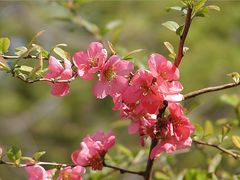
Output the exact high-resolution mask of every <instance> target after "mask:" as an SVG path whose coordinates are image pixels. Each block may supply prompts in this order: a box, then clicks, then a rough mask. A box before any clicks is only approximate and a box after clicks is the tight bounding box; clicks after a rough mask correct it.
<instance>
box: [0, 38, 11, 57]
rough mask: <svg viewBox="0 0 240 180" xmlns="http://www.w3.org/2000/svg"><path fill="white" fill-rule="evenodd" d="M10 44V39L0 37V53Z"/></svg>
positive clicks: (5, 50) (4, 51) (6, 49)
mask: <svg viewBox="0 0 240 180" xmlns="http://www.w3.org/2000/svg"><path fill="white" fill-rule="evenodd" d="M9 46H10V40H9V39H8V38H6V37H4V38H0V54H4V53H6V52H8V48H9Z"/></svg>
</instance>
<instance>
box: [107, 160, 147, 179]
mask: <svg viewBox="0 0 240 180" xmlns="http://www.w3.org/2000/svg"><path fill="white" fill-rule="evenodd" d="M103 166H104V167H107V168H111V169H114V170H117V171H119V172H120V173H121V174H124V173H129V174H136V175H139V176H143V175H144V172H143V171H131V170H127V169H123V168H119V167H116V166H112V165H108V164H106V163H104V164H103Z"/></svg>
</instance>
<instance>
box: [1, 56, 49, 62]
mask: <svg viewBox="0 0 240 180" xmlns="http://www.w3.org/2000/svg"><path fill="white" fill-rule="evenodd" d="M2 57H3V58H4V59H5V60H9V61H10V60H17V59H19V58H21V59H30V60H36V59H37V60H38V57H37V56H32V55H28V56H26V57H21V56H8V55H2ZM42 59H43V60H48V58H45V57H42Z"/></svg>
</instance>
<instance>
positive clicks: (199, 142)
mask: <svg viewBox="0 0 240 180" xmlns="http://www.w3.org/2000/svg"><path fill="white" fill-rule="evenodd" d="M193 142H195V143H197V144H201V145H205V146H209V147H212V148H216V149H218V150H220V151H221V152H223V153H225V154H228V155H230V156H232V157H233V158H235V159H238V158H240V154H237V153H234V152H232V151H230V150H228V149H226V148H224V147H222V146H220V145H217V144H212V143H208V142H204V141H201V140H197V139H193Z"/></svg>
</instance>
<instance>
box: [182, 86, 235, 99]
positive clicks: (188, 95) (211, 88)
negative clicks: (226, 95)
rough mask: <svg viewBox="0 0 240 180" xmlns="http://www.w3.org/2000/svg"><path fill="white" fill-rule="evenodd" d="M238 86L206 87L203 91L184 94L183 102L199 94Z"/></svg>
mask: <svg viewBox="0 0 240 180" xmlns="http://www.w3.org/2000/svg"><path fill="white" fill-rule="evenodd" d="M239 85H240V82H239V83H228V84H223V85H219V86H213V87H207V88H204V89H199V90H196V91H193V92H190V93H187V94H185V95H184V100H186V99H190V98H193V97H196V96H199V95H201V94H205V93H209V92H214V91H220V90H224V89H229V88H233V87H236V86H239Z"/></svg>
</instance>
